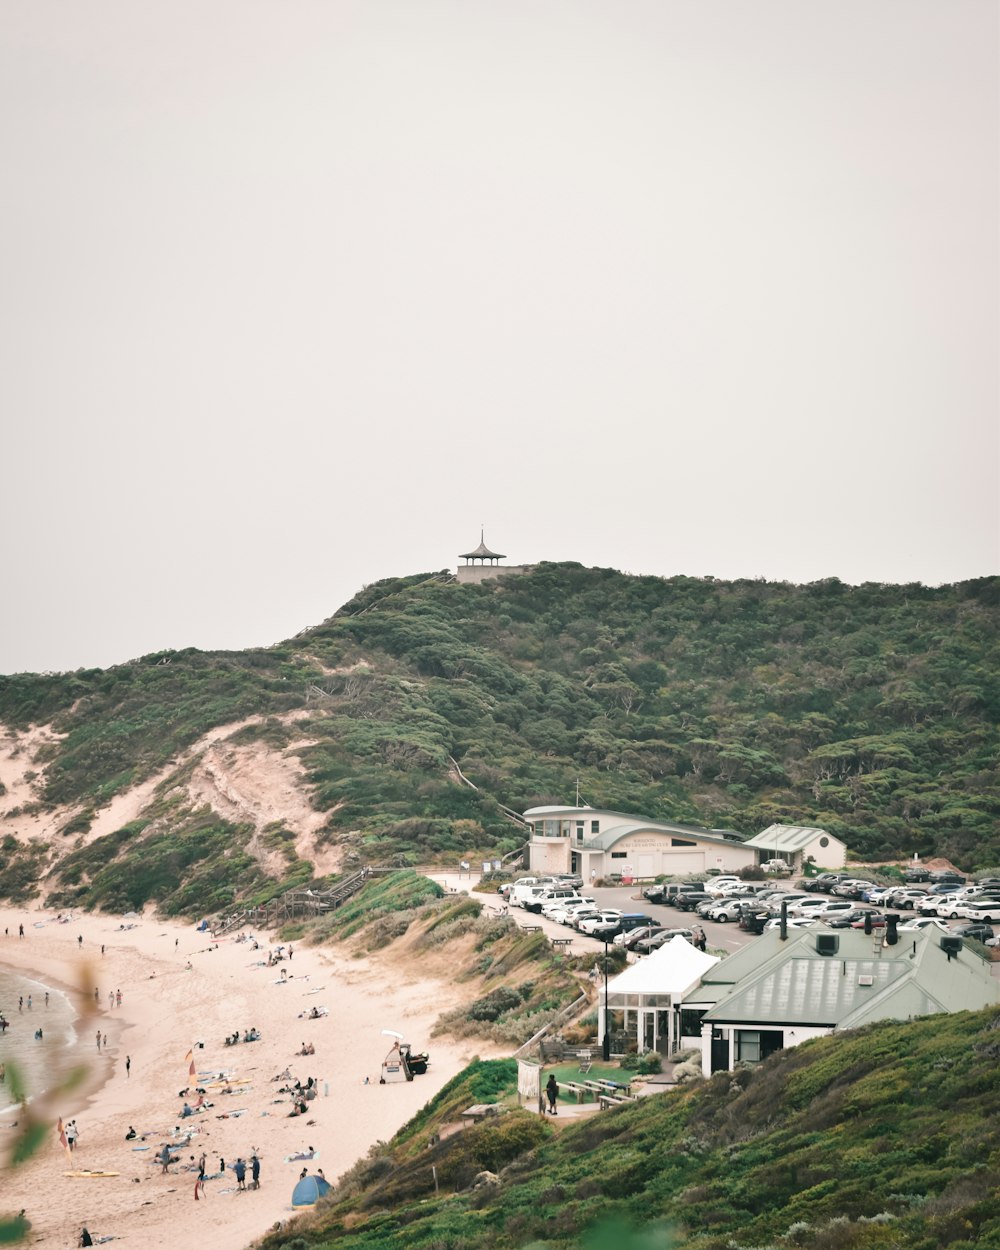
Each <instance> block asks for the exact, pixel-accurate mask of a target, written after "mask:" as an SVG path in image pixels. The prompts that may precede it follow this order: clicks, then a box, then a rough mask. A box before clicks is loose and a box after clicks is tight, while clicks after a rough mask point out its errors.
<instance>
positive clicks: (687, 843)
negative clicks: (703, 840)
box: [670, 838, 698, 846]
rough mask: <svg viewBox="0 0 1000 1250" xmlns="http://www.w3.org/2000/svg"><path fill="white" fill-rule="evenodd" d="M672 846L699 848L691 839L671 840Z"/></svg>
mask: <svg viewBox="0 0 1000 1250" xmlns="http://www.w3.org/2000/svg"><path fill="white" fill-rule="evenodd" d="M670 845H671V846H697V845H698V843H697V842H692V841H691V839H690V838H671V839H670Z"/></svg>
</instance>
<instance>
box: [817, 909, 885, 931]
mask: <svg viewBox="0 0 1000 1250" xmlns="http://www.w3.org/2000/svg"><path fill="white" fill-rule="evenodd" d="M871 915H874V912H873V911H872V909H871V908H870V907H855V908H854V910H853V911H849V912H845V913H844V914H843V915H842V916H830V917H829V918H827V917H824V918H823V923H824V924H828V925H829V926H830V928H831V929H850V928H852V927H853V925H854V924H855V922H856V921H858V920H860V921H861V924H862V925H864V923H865V916H871Z"/></svg>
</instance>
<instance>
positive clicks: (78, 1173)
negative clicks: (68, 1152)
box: [63, 1170, 121, 1176]
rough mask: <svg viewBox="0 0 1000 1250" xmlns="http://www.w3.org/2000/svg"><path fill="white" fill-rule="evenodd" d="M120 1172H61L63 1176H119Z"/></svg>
mask: <svg viewBox="0 0 1000 1250" xmlns="http://www.w3.org/2000/svg"><path fill="white" fill-rule="evenodd" d="M120 1175H121V1173H120V1172H90V1171H86V1170H85V1171H83V1172H63V1176H120Z"/></svg>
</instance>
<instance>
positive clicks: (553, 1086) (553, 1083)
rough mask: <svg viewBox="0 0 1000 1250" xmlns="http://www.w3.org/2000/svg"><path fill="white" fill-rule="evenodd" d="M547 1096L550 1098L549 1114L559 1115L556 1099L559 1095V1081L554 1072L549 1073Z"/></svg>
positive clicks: (546, 1087)
mask: <svg viewBox="0 0 1000 1250" xmlns="http://www.w3.org/2000/svg"><path fill="white" fill-rule="evenodd" d="M545 1097H546V1098H547V1099H548V1100H549V1115H558V1114H559V1112H558V1111H557V1110H556V1099H557V1098H558V1097H559V1082H558V1081H557V1080H556V1074H555V1073H554V1072H551V1073H550V1074H549V1080H548V1084H547V1085H546V1086H545Z"/></svg>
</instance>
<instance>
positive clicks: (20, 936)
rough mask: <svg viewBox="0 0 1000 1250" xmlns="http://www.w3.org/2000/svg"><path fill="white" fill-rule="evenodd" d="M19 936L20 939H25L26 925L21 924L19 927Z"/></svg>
mask: <svg viewBox="0 0 1000 1250" xmlns="http://www.w3.org/2000/svg"><path fill="white" fill-rule="evenodd" d="M17 936H18V937H19V938H23V937H24V925H23V924H19V925H18V926H17Z"/></svg>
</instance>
